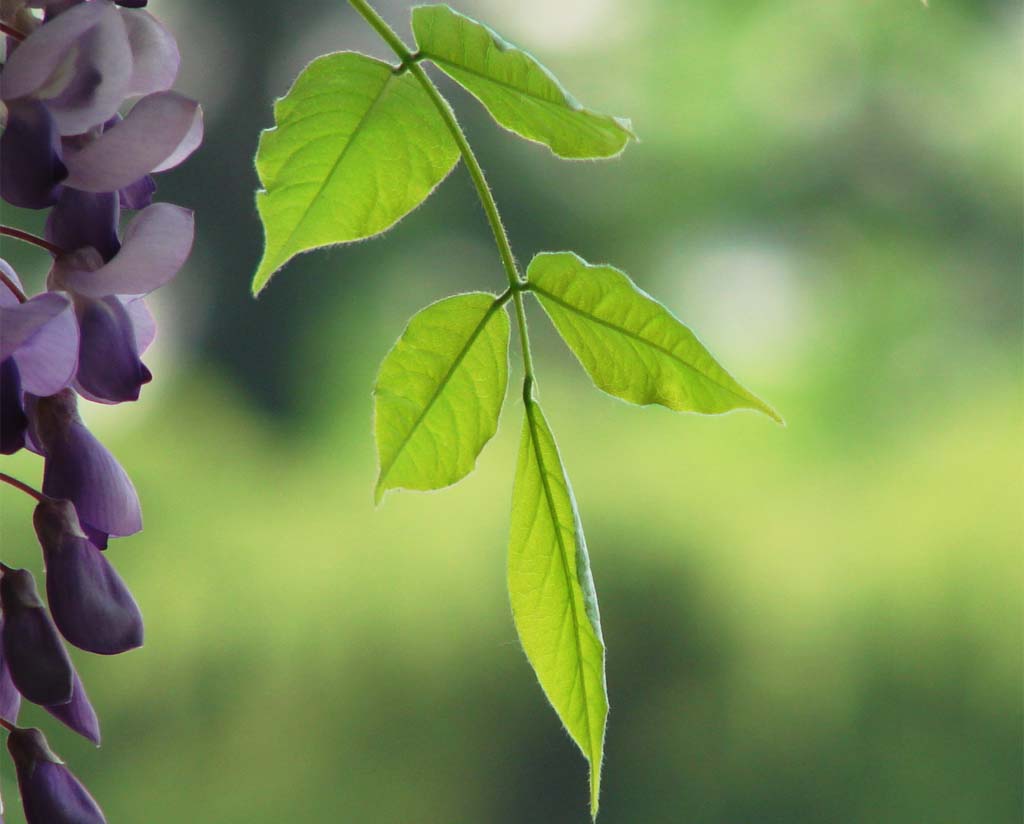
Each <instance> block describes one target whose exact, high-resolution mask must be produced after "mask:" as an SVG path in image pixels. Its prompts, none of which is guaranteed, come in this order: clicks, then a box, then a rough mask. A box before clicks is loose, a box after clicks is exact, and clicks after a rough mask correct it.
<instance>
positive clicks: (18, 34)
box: [0, 23, 25, 40]
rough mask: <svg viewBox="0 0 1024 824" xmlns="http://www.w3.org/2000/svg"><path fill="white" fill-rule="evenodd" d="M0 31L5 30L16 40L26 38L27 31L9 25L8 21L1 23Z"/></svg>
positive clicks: (4, 31) (5, 32)
mask: <svg viewBox="0 0 1024 824" xmlns="http://www.w3.org/2000/svg"><path fill="white" fill-rule="evenodd" d="M0 32H3V33H4V34H6V35H7V36H8V37H13V38H14V39H15V40H24V39H25V33H24V32H23V31H19V30H18V29H16V28H14V26H8V25H7V24H6V23H0Z"/></svg>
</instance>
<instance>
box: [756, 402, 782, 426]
mask: <svg viewBox="0 0 1024 824" xmlns="http://www.w3.org/2000/svg"><path fill="white" fill-rule="evenodd" d="M758 411H760V412H762V413H764V414H765V415H767V416H768V417H769V418H771V419H772V420H773V421H775V423H777V424H778V425H779V426H781V427H783V428H785V426H786V419H785V418H783V417H782V415H780V414H779V413H778V412H777V411H776V410H775V407H774V406H772V405H771V404H770V403H766V402H765V401H762V400H760V399H759V400H758Z"/></svg>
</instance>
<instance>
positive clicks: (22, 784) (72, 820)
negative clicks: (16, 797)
mask: <svg viewBox="0 0 1024 824" xmlns="http://www.w3.org/2000/svg"><path fill="white" fill-rule="evenodd" d="M7 750H8V752H10V754H11V757H12V758H13V759H14V768H15V772H16V773H17V775H18V789H19V790H20V792H21V802H22V804H23V805H24V808H25V820H26V821H27V822H28V824H106V819H105V818H104V817H103V813H102V812H101V811H100V808H99V806H98V805H97V804H96V802H95V801H94V800H93V797H92V796H91V795H89V792H88V790H86V789H85V787H83V786H82V784H81V782H80V781H79V780H78V779H77V778H75V776H74V775H72V774H71V771H70V770H69V769H68V768H67V767H65V766H64V762H63V761H61V760H60V759H59V758H58V757H57V756H56V755H55V754H54V753H53V750H51V749H50V746H49V744H48V743H47V741H46V738H44V737H43V734H42V733H41V732H40V731H39V730H37V729H34V728H28V729H21V728H18V729H15V730H12V731H11V733H10V734H9V735H8V737H7Z"/></svg>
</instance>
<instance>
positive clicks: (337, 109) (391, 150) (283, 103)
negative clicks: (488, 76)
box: [253, 52, 459, 293]
mask: <svg viewBox="0 0 1024 824" xmlns="http://www.w3.org/2000/svg"><path fill="white" fill-rule="evenodd" d="M274 119H275V121H276V123H277V127H276V128H274V129H268V130H267V131H265V132H263V134H262V135H261V136H260V144H259V149H258V151H257V153H256V170H257V171H258V172H259V176H260V181H261V182H262V183H263V186H264V190H263V191H260V192H258V193H257V195H256V206H257V208H258V209H259V213H260V218H261V219H262V220H263V229H264V233H265V236H266V244H265V247H264V251H263V259H262V260H261V261H260V265H259V268H258V269H257V271H256V276H255V278H254V279H253V291H254V292H256V293H258V292H259V291H260V290H261V289H262V288H263V287H264V286H265V285H266V283H267V281H268V280H269V279H270V277H271V275H272V274H273V273H274V272H275V271H277V270H278V269H280V268H281V267H282V266H283V265H284V264H285V263H287V262H288V260H289V259H290V258H292V257H293V256H295V255H297V254H299V253H300V252H305V251H308V250H309V249H314V248H317V247H320V246H328V245H330V244H334V243H346V242H350V241H354V240H360V239H362V238H366V237H370V236H372V235H375V234H378V233H380V232H383V231H384V230H385V229H387V228H388V227H390V226H392V225H393V224H394V223H396V222H397V221H398V220H400V219H401V218H402V217H404V216H405V215H406V214H408V213H409V212H410V211H411V210H412V209H414V208H416V206H418V205H419V204H420V203H421V202H422V201H423V200H424V199H425V198H426V197H427V196H428V195H429V194H430V192H431V191H432V190H433V189H434V187H435V186H436V185H437V184H438V183H440V182H441V180H443V179H444V177H445V175H447V174H448V172H450V171H451V169H452V167H453V166H454V165H455V162H456V161H457V160H458V157H459V150H458V147H457V146H456V145H455V141H454V140H453V139H452V136H451V134H450V133H449V132H448V129H447V128H446V126H445V125H444V121H443V120H442V119H441V116H440V115H439V114H438V112H437V110H436V109H435V108H434V104H433V103H432V102H431V100H430V97H429V96H428V95H427V93H426V92H425V91H424V90H423V88H422V87H421V86H420V84H419V83H418V82H417V81H416V79H415V78H413V77H412V76H410V75H409V74H408V73H406V74H401V75H398V74H395V73H394V71H392V68H391V66H389V65H388V64H387V63H383V62H381V61H380V60H374V59H373V58H371V57H366V56H365V55H362V54H356V53H354V52H339V53H336V54H328V55H325V56H323V57H319V58H317V59H316V60H314V61H313V62H312V63H310V64H309V65H308V66H307V67H306V68H305V69H304V70H303V72H302V74H300V75H299V77H298V79H297V80H296V81H295V84H294V85H293V86H292V88H291V90H290V91H289V92H288V94H287V95H286V96H285V97H283V98H281V99H280V100H278V101H277V103H276V104H275V105H274Z"/></svg>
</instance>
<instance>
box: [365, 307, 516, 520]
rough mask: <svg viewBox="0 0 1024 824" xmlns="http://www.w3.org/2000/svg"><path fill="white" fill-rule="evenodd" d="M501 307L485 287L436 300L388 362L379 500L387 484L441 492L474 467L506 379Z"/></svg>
mask: <svg viewBox="0 0 1024 824" xmlns="http://www.w3.org/2000/svg"><path fill="white" fill-rule="evenodd" d="M502 305H503V304H502V302H501V301H500V300H499V299H497V298H495V297H494V295H489V294H486V293H483V292H472V293H470V294H465V295H456V296H454V297H450V298H446V299H444V300H441V301H438V302H437V303H433V304H431V305H430V306H428V307H427V308H426V309H423V310H422V311H421V312H419V313H418V314H416V315H415V316H414V317H413V318H412V320H410V321H409V325H408V326H407V327H406V328H405V331H404V332H403V333H402V336H401V337H400V338H399V339H398V342H397V343H396V344H395V346H394V348H393V349H392V350H391V351H390V352H389V353H388V355H387V357H386V358H385V359H384V362H383V363H382V364H381V367H380V373H379V374H378V375H377V383H376V385H375V386H374V389H373V394H374V400H375V409H376V415H375V424H374V425H375V430H376V436H377V452H378V455H379V458H380V475H379V476H378V479H377V490H376V498H377V501H378V502H379V501H380V499H381V498H382V497H383V496H384V493H385V492H386V491H387V490H389V489H398V488H404V489H421V490H426V489H440V488H441V487H444V486H449V485H450V484H453V483H455V482H456V481H458V480H461V479H462V478H464V477H465V476H466V475H468V474H469V473H470V472H471V471H472V470H473V467H474V466H475V464H476V459H477V456H478V455H479V454H480V450H481V449H483V447H484V444H486V443H487V441H489V440H490V439H491V437H492V436H493V435H494V433H495V432H496V431H497V429H498V414H499V412H500V411H501V405H502V402H503V401H504V399H505V389H506V386H507V384H508V342H509V320H508V315H507V314H506V312H505V310H504V309H503V308H502Z"/></svg>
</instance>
